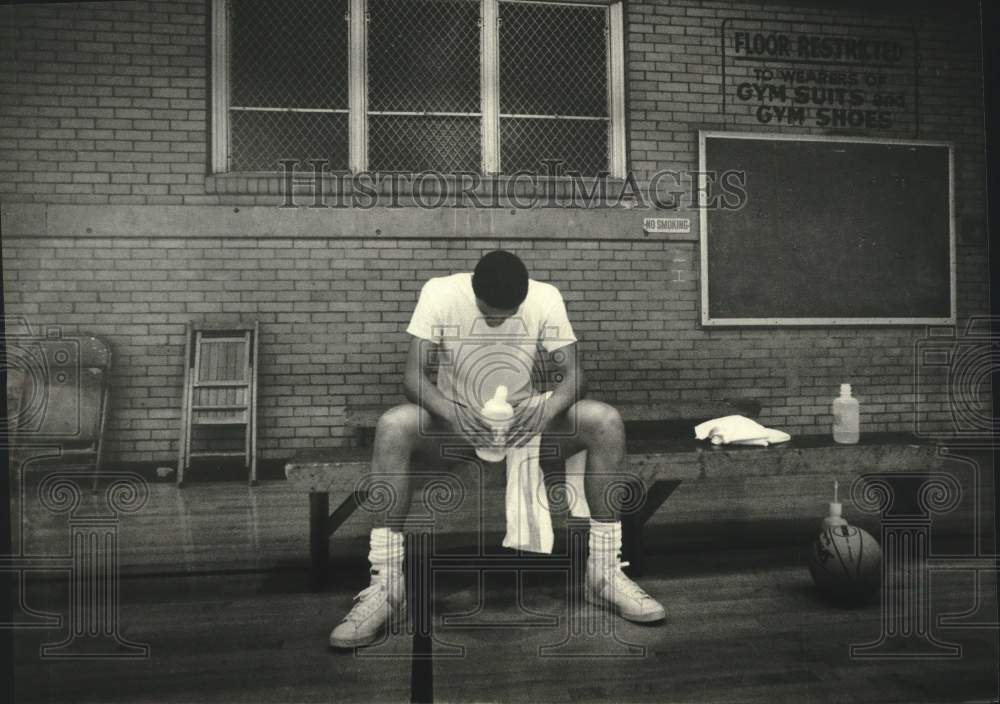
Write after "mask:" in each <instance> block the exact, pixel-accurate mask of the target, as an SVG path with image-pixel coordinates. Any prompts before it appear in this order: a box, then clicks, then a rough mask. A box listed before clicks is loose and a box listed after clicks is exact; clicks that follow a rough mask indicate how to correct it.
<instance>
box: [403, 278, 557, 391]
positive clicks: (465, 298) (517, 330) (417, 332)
mask: <svg viewBox="0 0 1000 704" xmlns="http://www.w3.org/2000/svg"><path fill="white" fill-rule="evenodd" d="M406 332H408V333H410V334H411V335H413V336H415V337H419V338H420V339H422V340H427V341H429V342H433V343H437V344H438V345H440V348H439V352H440V354H439V366H438V377H437V386H438V388H439V389H440V390H441V393H443V394H444V395H445V396H446V397H448V398H449V399H452V400H454V401H459V402H460V403H465V404H467V405H469V406H470V407H472V408H476V409H479V408H482V407H483V404H484V403H486V401H487V400H488V399H490V398H492V397H493V394H494V392H495V391H496V388H497V386H499V385H501V384H503V385H504V386H506V387H507V393H508V400H509V401H510V402H511V404H515V403H517V402H518V401H520V400H522V399H523V398H526V397H527V396H529V395H531V393H532V391H533V390H534V389H533V386H532V370H533V368H534V361H535V355H536V353H537V351H538V348H539V347H541V348H542V349H544V350H546V351H547V352H550V353H551V352H554V351H555V350H557V349H559V348H560V347H564V346H566V345H569V344H572V343H574V342H576V336H575V335H574V334H573V327H572V326H571V325H570V323H569V318H568V317H567V315H566V304H565V303H564V302H563V298H562V294H560V293H559V289H557V288H556V287H555V286H553V285H551V284H547V283H542V282H540V281H535V280H533V279H529V280H528V295H527V297H526V298H525V299H524V302H523V303H521V306H520V307H519V308H518V310H517V313H515V314H514V315H513V316H511V317H510V318H508V319H507V320H505V321H504V322H503V323H501V324H500V325H498V326H496V327H490V326H489V325H487V323H486V319H485V317H484V316H483V314H482V313H481V312H480V311H479V308H478V307H477V306H476V294H475V292H474V291H473V290H472V274H468V273H465V274H453V275H451V276H441V277H436V278H432V279H430V280H429V281H428V282H427V283H426V284H424V287H423V289H421V291H420V298H419V300H418V301H417V307H416V308H415V309H414V311H413V317H412V319H411V320H410V325H409V327H407V328H406Z"/></svg>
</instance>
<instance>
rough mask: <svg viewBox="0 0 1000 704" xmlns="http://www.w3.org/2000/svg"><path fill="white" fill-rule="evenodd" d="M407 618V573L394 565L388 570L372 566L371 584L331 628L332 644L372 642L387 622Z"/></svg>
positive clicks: (334, 645) (345, 646)
mask: <svg viewBox="0 0 1000 704" xmlns="http://www.w3.org/2000/svg"><path fill="white" fill-rule="evenodd" d="M405 618H406V587H405V585H404V584H403V573H402V572H401V571H398V570H393V569H389V570H386V571H385V573H382V572H380V571H379V570H376V569H372V581H371V584H369V585H368V586H367V587H366V588H364V589H362V590H361V591H360V592H358V594H357V595H356V596H355V597H354V607H353V608H352V609H351V611H350V613H348V614H347V616H345V617H344V620H343V621H341V622H340V623H339V624H338V625H337V627H336V628H334V629H333V631H331V632H330V645H331V646H332V647H334V648H361V647H363V646H366V645H371V644H372V643H374V642H375V640H376V639H377V638H378V637H379V636H380V635H381V633H382V629H383V627H384V626H385V625H386V624H387V623H390V622H392V623H399V622H401V621H402V620H403V619H405Z"/></svg>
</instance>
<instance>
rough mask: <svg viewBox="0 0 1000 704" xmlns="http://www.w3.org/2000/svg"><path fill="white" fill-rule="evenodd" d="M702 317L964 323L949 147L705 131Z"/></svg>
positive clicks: (713, 320) (713, 321)
mask: <svg viewBox="0 0 1000 704" xmlns="http://www.w3.org/2000/svg"><path fill="white" fill-rule="evenodd" d="M700 147H701V154H700V157H701V163H700V171H701V172H702V173H701V177H700V178H701V179H702V181H701V185H702V187H703V189H704V192H705V193H706V195H707V197H706V198H705V200H704V201H703V202H702V203H701V206H702V207H701V308H702V314H701V317H702V324H703V325H707V326H711V325H864V324H870V325H899V324H901V325H907V324H909V325H912V324H950V323H954V321H955V266H954V259H955V255H954V252H955V243H954V217H953V207H954V192H953V156H952V147H951V145H950V144H947V143H942V142H906V141H900V140H865V139H853V138H840V137H798V136H795V137H792V136H788V135H762V134H747V133H734V132H702V133H701V135H700Z"/></svg>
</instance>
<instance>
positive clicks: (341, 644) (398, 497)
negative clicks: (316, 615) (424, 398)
mask: <svg viewBox="0 0 1000 704" xmlns="http://www.w3.org/2000/svg"><path fill="white" fill-rule="evenodd" d="M441 430H442V428H439V427H438V425H437V423H436V421H435V419H434V418H433V417H432V416H431V415H430V414H429V413H428V412H427V411H426V410H424V409H423V408H421V407H420V406H417V405H415V404H412V403H407V404H402V405H400V406H396V407H394V408H391V409H389V410H388V411H386V412H385V413H384V414H382V417H381V418H379V421H378V424H377V425H376V427H375V447H374V450H373V454H372V467H371V477H370V483H369V485H368V488H369V495H370V496H371V497H372V498H371V503H373V504H375V505H377V506H378V507H379V508H380V509H381V508H382V506H383V504H384V505H385V507H384V510H380V511H379V512H378V513H376V514H375V527H374V528H372V531H371V538H370V541H369V551H368V561H369V562H370V563H371V584H370V585H369V586H368V588H366V589H364V590H363V591H361V593H359V594H358V595H357V596H356V597H355V601H356V603H355V605H354V608H353V609H351V611H350V613H349V614H347V616H346V617H345V618H344V620H343V621H342V622H341V623H340V624H339V625H338V626H337V627H336V628H334V629H333V632H332V633H330V645H332V646H334V647H337V648H356V647H360V646H364V645H369V644H371V643H372V642H374V641H375V639H376V638H377V637H378V635H379V633H380V632H381V630H382V627H383V626H384V625H385V624H386V622H387V621H389V620H390V619H392V618H402V617H404V616H405V614H406V589H405V583H404V580H403V533H402V529H403V524H404V523H405V521H406V516H407V514H408V513H409V510H410V502H411V501H412V498H413V486H412V476H413V471H412V459H413V457H414V456H415V455H423V456H425V457H428V458H433V457H435V456H437V454H438V447H439V440H440V438H441V435H440V431H441Z"/></svg>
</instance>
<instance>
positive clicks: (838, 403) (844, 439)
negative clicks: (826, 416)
mask: <svg viewBox="0 0 1000 704" xmlns="http://www.w3.org/2000/svg"><path fill="white" fill-rule="evenodd" d="M859 437H861V411H860V406H859V404H858V399H856V398H854V397H853V396H851V385H850V384H841V385H840V396H839V397H837V398H835V399H833V440H834V442H839V443H841V444H842V445H854V444H855V443H857V442H858V438H859Z"/></svg>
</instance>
